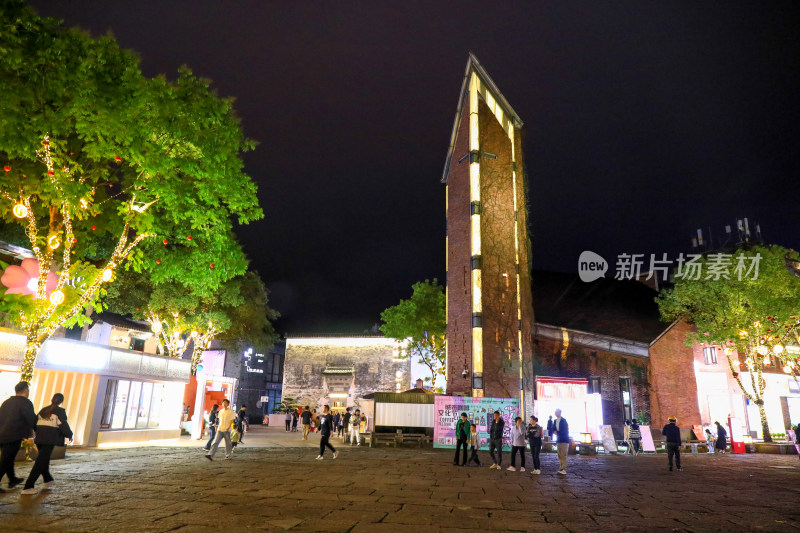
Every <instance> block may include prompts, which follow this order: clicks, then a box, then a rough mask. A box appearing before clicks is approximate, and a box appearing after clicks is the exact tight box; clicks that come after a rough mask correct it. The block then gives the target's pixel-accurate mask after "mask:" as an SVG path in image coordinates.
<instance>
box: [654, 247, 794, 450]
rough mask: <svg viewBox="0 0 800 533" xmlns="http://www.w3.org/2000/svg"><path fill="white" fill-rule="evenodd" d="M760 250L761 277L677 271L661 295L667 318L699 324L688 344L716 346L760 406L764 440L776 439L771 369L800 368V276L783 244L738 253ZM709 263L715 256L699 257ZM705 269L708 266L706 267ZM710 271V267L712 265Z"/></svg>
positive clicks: (744, 390)
mask: <svg viewBox="0 0 800 533" xmlns="http://www.w3.org/2000/svg"><path fill="white" fill-rule="evenodd" d="M738 254H744V256H747V257H755V256H759V257H760V260H759V262H758V271H757V277H756V278H755V279H752V276H750V277H748V276H745V277H744V278H743V279H739V277H738V276H735V275H727V277H726V276H719V278H718V279H715V276H710V277H709V276H706V277H703V276H699V278H700V279H688V278H687V277H676V280H675V285H674V287H673V288H671V289H668V290H665V291H663V292H662V293H661V294H660V295H659V297H658V299H657V301H658V305H659V309H660V311H661V316H662V318H664V320H667V321H673V320H679V319H684V318H685V319H688V320H689V321H690V322H691V323H692V324H694V326H695V327H696V332H695V333H692V334H690V336H689V338H688V339H687V343H688V344H694V343H699V344H704V345H708V346H716V347H717V349H718V350H721V351H722V352H723V353H724V354H725V356H726V358H727V360H728V365H729V367H730V370H731V373H732V375H733V377H734V379H735V380H736V383H737V384H738V385H739V388H740V389H741V390H742V393H744V395H745V396H747V398H749V399H750V400H751V401H752V402H753V403H754V404H755V405H756V406H757V407H758V410H759V415H760V418H761V427H762V431H763V434H764V440H765V441H766V442H771V441H772V437H771V435H770V430H769V424H768V422H767V415H766V411H765V410H764V396H765V391H766V388H767V382H766V380H765V379H764V377H763V374H764V372H765V370H767V369H769V368H777V369H780V370H782V371H783V372H785V373H786V374H790V375H792V376H793V377H794V378H795V379H797V376H798V374H799V373H800V365H798V358H800V278H798V277H796V276H793V275H792V273H791V272H790V271H789V270H787V267H786V265H787V261H789V260H791V261H795V262H796V261H798V253H797V252H796V251H794V250H789V249H786V248H782V247H780V246H775V245H773V246H754V247H752V248H750V249H747V250H741V251H738V252H737V253H736V254H732V255H733V257H734V259H735V258H736V257H738ZM699 263H700V264H701V266H704V267H705V266H709V265H710V264H711V261H710V259H709V257H703V258H701V260H700V261H699ZM704 270H705V269H704ZM706 271H707V270H706Z"/></svg>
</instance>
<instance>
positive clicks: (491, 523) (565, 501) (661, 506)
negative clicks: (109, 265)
mask: <svg viewBox="0 0 800 533" xmlns="http://www.w3.org/2000/svg"><path fill="white" fill-rule="evenodd" d="M317 439H318V437H316V436H313V435H312V436H311V437H310V441H309V442H308V443H304V442H301V441H300V434H299V433H292V434H286V433H284V432H283V430H282V429H279V428H270V429H263V428H259V429H256V430H254V431H251V432H250V433H248V435H247V436H246V438H245V442H246V444H245V446H240V447H239V448H237V450H236V451H235V452H234V458H233V460H231V461H224V460H222V457H223V456H224V454H222V453H220V454H218V455H217V459H216V460H215V461H213V462H209V461H207V460H206V459H204V458H203V452H202V451H200V450H199V444H200V443H199V442H198V441H189V440H188V439H186V438H184V439H181V440H180V441H179V442H174V443H172V445H170V446H163V445H162V446H145V447H127V448H114V449H92V450H89V449H76V450H69V451H68V457H67V459H66V460H63V461H54V462H53V466H52V467H51V471H52V473H53V475H54V477H55V479H56V490H54V491H52V492H50V493H47V492H42V493H40V494H39V495H36V496H26V497H21V496H20V494H19V489H18V488H17V489H14V490H12V491H10V492H8V493H6V494H0V530H1V531H17V532H34V531H35V532H50V531H52V532H65V531H110V532H117V531H119V532H126V531H130V532H136V533H147V532H166V531H179V532H195V531H196V532H209V531H216V530H222V531H225V530H231V531H237V532H238V531H245V530H246V531H287V530H288V531H332V532H353V533H359V532H399V533H402V532H413V533H427V532H450V531H452V532H456V531H545V532H560V533H566V532H570V531H572V532H579V531H647V532H659V531H717V532H727V531H769V532H780V531H793V532H800V461H799V460H798V457H797V456H780V455H760V454H759V455H753V454H750V455H743V456H742V455H740V456H731V455H726V456H709V455H705V454H699V455H691V454H685V455H684V456H683V458H684V464H683V467H684V471H683V472H668V471H667V465H666V463H667V460H666V457H665V456H663V455H659V456H640V457H636V458H633V457H616V456H602V455H601V456H593V457H580V456H575V457H570V458H569V459H570V463H569V468H568V475H567V476H566V477H563V476H557V475H556V474H555V471H556V470H557V464H558V462H557V459H556V457H555V455H553V454H545V455H543V465H542V471H543V473H542V475H540V476H535V477H534V476H531V475H530V474H529V473H520V472H509V471H505V470H503V471H495V470H490V469H488V468H486V466H484V467H483V468H460V467H454V466H453V465H452V452H450V451H446V450H434V449H430V448H427V449H418V448H410V447H409V448H398V449H394V448H384V447H382V448H379V449H370V448H369V447H366V446H364V445H362V446H360V447H349V446H342V444H341V441H339V440H338V439H334V440H333V444H334V446H337V447H340V448H341V450H340V452H341V453H340V455H339V457H338V458H337V459H336V460H331V456H330V452H328V453H327V454H326V458H325V460H324V461H315V460H314V458H315V457H316V455H317V450H318V448H317V442H318V440H317ZM481 455H482V459H483V461H484V465H486V464H487V463H489V456H488V453H487V452H482V453H481ZM509 455H510V454H504V463H505V465H507V464H508V461H509ZM29 465H30V463H28V464H22V463H17V474H18V475H27V473H28V471H29V468H30V466H29ZM528 466H530V465H528ZM38 486H39V485H37V487H38ZM3 487H5V480H4V481H3Z"/></svg>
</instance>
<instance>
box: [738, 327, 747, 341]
mask: <svg viewBox="0 0 800 533" xmlns="http://www.w3.org/2000/svg"><path fill="white" fill-rule="evenodd" d="M739 336H740V337H741V338H743V339H744V338H745V337H747V330H746V329H743V330H742V331H740V332H739Z"/></svg>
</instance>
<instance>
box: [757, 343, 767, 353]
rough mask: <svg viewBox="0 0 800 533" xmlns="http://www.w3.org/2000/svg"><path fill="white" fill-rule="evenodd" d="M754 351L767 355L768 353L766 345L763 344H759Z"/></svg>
mask: <svg viewBox="0 0 800 533" xmlns="http://www.w3.org/2000/svg"><path fill="white" fill-rule="evenodd" d="M756 351H757V352H758V353H759V354H760V355H767V354H768V353H769V349H768V348H767V347H766V346H764V345H763V344H762V345H761V346H759V347H758V348H756Z"/></svg>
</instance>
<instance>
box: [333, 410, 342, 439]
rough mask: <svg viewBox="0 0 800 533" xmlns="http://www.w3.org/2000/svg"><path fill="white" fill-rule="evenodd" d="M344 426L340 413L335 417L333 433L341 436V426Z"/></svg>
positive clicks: (337, 412)
mask: <svg viewBox="0 0 800 533" xmlns="http://www.w3.org/2000/svg"><path fill="white" fill-rule="evenodd" d="M341 424H342V415H341V414H339V411H336V413H335V414H334V415H333V432H334V433H336V434H337V435H338V434H339V426H340V425H341Z"/></svg>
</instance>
